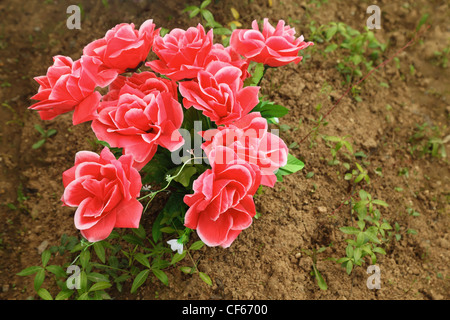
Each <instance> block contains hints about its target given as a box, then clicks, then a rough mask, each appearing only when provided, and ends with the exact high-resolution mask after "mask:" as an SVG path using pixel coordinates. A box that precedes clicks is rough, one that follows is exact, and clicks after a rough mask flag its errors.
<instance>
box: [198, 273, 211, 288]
mask: <svg viewBox="0 0 450 320" xmlns="http://www.w3.org/2000/svg"><path fill="white" fill-rule="evenodd" d="M198 275H199V277H200V279H202V280H203V282H205V283H206V284H207V285H209V286H212V281H211V278H210V277H209V276H208V275H207V274H206V273H203V272H199V273H198Z"/></svg>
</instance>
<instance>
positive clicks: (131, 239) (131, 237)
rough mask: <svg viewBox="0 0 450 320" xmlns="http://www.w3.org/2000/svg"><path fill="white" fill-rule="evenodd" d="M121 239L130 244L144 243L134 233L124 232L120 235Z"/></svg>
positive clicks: (141, 244)
mask: <svg viewBox="0 0 450 320" xmlns="http://www.w3.org/2000/svg"><path fill="white" fill-rule="evenodd" d="M122 239H123V240H125V241H126V242H128V243H131V244H135V245H140V246H143V245H144V243H143V242H142V239H141V238H139V237H138V236H136V235H134V234H126V235H124V236H123V237H122Z"/></svg>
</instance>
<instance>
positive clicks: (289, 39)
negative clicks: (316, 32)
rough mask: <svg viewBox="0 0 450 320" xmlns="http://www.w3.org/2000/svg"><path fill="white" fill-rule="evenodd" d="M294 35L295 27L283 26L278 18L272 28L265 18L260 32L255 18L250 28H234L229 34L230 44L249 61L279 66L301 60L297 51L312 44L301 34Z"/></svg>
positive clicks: (282, 22) (283, 23)
mask: <svg viewBox="0 0 450 320" xmlns="http://www.w3.org/2000/svg"><path fill="white" fill-rule="evenodd" d="M294 35H295V29H294V28H291V27H289V26H285V22H284V21H283V20H279V21H278V24H277V26H276V28H274V27H273V26H272V25H271V24H270V23H269V20H268V19H267V18H265V19H264V25H263V30H262V32H261V31H259V27H258V23H257V22H256V20H254V21H253V23H252V29H235V30H234V31H233V33H232V34H231V38H230V46H231V47H232V48H234V49H235V50H236V51H237V52H238V53H239V54H241V55H243V56H244V57H246V58H248V59H249V60H251V61H255V62H258V63H263V64H265V65H268V66H270V67H280V66H284V65H286V64H288V63H291V62H294V63H299V62H300V61H301V60H302V57H301V56H299V55H298V53H299V51H300V50H303V49H305V48H307V47H308V46H310V45H313V43H312V42H305V41H303V36H300V37H299V38H295V36H294Z"/></svg>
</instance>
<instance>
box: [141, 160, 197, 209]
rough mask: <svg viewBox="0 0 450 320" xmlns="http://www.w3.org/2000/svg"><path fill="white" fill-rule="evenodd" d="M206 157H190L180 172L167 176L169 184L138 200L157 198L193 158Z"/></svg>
mask: <svg viewBox="0 0 450 320" xmlns="http://www.w3.org/2000/svg"><path fill="white" fill-rule="evenodd" d="M204 158H205V157H194V158H190V159H188V160H187V161H186V162H184V163H183V165H182V166H181V168H180V170H179V171H178V173H177V174H176V175H174V176H167V178H166V180H167V184H166V186H165V187H164V188H162V189H159V190H157V191H153V192H151V193H149V194H147V195H145V196H143V197H141V198H139V199H137V200H138V201H141V200H144V199H145V198H148V197H151V199H150V201H149V202H151V201H152V200H153V199H154V198H155V196H156V195H157V194H158V193H160V192H162V191H164V190H166V189H167V188H168V187H169V185H170V183H171V182H172V180H173V179H175V178H176V177H178V176H179V175H180V174H181V172H182V171H183V169H184V167H185V166H186V165H187V164H188V163H189V162H191V161H192V160H197V159H204ZM144 211H145V210H144Z"/></svg>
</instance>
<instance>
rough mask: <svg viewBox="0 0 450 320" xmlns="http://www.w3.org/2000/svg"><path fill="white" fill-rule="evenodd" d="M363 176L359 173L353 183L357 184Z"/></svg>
mask: <svg viewBox="0 0 450 320" xmlns="http://www.w3.org/2000/svg"><path fill="white" fill-rule="evenodd" d="M364 176H365V175H364V174H363V173H361V174H360V175H358V176H357V177H356V179H355V183H358V182H360V181H361V180H362V179H364Z"/></svg>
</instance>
